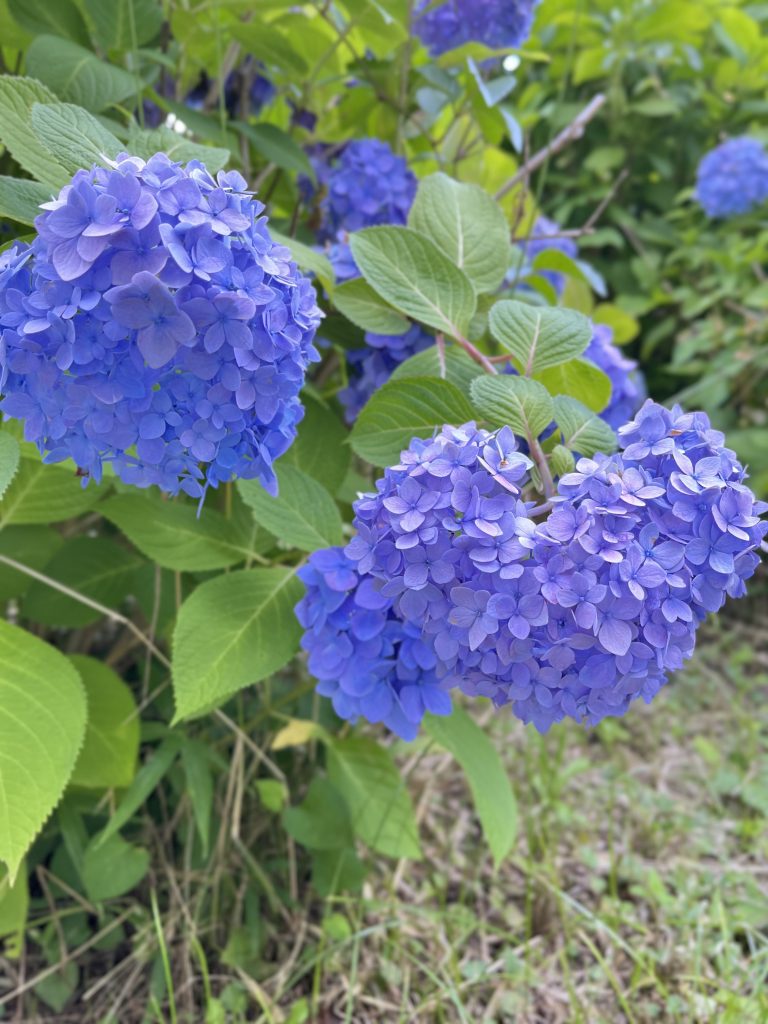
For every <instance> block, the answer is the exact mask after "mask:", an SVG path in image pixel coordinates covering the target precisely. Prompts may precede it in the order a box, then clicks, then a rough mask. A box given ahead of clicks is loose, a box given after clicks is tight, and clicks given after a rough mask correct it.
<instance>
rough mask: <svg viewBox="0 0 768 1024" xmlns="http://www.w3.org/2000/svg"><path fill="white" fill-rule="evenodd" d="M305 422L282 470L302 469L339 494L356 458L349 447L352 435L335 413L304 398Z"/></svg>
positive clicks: (282, 462) (315, 401)
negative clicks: (351, 460)
mask: <svg viewBox="0 0 768 1024" xmlns="http://www.w3.org/2000/svg"><path fill="white" fill-rule="evenodd" d="M302 401H303V403H304V419H303V420H302V421H301V423H300V424H299V430H298V434H297V436H296V440H295V441H294V442H293V444H292V445H291V447H290V448H289V449H288V451H287V452H286V453H285V455H283V456H281V460H282V461H281V463H280V465H281V466H284V465H291V466H295V467H296V468H297V469H300V470H301V471H302V473H306V474H308V475H309V476H311V477H314V479H315V480H318V481H319V482H320V483H321V484H323V486H324V487H326V488H327V489H328V490H329V491H330V492H331V494H336V493H337V492H338V490H339V488H340V487H341V485H342V484H343V483H344V478H345V477H346V475H347V470H348V469H349V462H350V459H351V456H352V453H351V451H350V447H349V445H348V444H347V443H346V442H347V438H348V437H349V431H348V430H347V429H346V427H345V426H344V425H343V424H342V423H341V422H340V420H339V417H338V416H337V415H335V414H334V413H333V412H332V410H331V409H329V408H328V407H327V406H326V405H323V403H322V402H319V401H317V399H314V398H311V397H310V396H309V395H307V394H304V395H302Z"/></svg>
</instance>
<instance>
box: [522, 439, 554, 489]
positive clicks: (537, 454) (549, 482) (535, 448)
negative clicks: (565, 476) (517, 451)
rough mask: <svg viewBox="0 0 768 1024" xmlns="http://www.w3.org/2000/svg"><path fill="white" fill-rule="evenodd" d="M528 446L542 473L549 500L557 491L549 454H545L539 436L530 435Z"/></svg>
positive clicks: (542, 481)
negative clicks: (548, 457) (548, 458)
mask: <svg viewBox="0 0 768 1024" xmlns="http://www.w3.org/2000/svg"><path fill="white" fill-rule="evenodd" d="M528 447H529V449H530V452H531V458H532V459H533V461H534V462H535V463H536V467H537V469H538V471H539V474H540V475H541V486H542V487H543V488H544V497H545V498H546V499H547V501H549V500H550V499H551V498H552V496H553V495H554V493H555V482H554V480H553V479H552V471H551V470H550V468H549V463H548V462H547V456H546V455H545V454H544V449H543V448H542V447H541V444H540V443H539V439H538V437H529V438H528Z"/></svg>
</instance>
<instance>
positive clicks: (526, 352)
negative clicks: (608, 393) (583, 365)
mask: <svg viewBox="0 0 768 1024" xmlns="http://www.w3.org/2000/svg"><path fill="white" fill-rule="evenodd" d="M488 324H489V326H490V329H491V334H492V335H493V336H494V338H495V339H496V341H498V342H499V344H500V345H503V346H504V348H505V349H507V351H508V352H511V353H512V356H513V357H514V360H515V362H516V364H517V368H518V369H519V370H520V371H521V372H522V373H524V374H525V376H527V377H530V376H534V375H535V374H537V373H540V372H541V371H542V370H546V369H547V368H548V367H550V366H557V365H558V364H559V363H564V362H566V361H567V360H569V359H574V358H575V357H576V356H579V355H581V353H582V352H583V351H584V349H585V348H586V347H587V345H588V344H589V343H590V341H591V340H592V324H591V323H590V321H589V320H588V318H587V317H585V316H584V315H583V314H581V313H577V312H576V311H575V310H573V309H560V308H556V307H552V306H531V305H530V304H529V303H527V302H517V301H516V300H515V299H504V300H502V301H501V302H497V303H496V305H495V306H492V307H491V311H490V313H489V314H488Z"/></svg>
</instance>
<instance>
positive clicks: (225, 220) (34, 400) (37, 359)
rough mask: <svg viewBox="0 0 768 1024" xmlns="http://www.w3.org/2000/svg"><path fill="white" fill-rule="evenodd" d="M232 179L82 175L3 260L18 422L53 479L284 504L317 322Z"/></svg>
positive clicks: (10, 406) (148, 168) (130, 168)
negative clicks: (66, 471) (283, 481)
mask: <svg viewBox="0 0 768 1024" xmlns="http://www.w3.org/2000/svg"><path fill="white" fill-rule="evenodd" d="M263 208H264V207H263V205H262V204H261V203H259V202H257V201H255V200H254V199H253V198H252V196H251V194H250V193H249V192H247V190H246V183H245V180H244V179H243V178H242V177H241V176H240V175H239V174H238V173H237V172H227V173H225V172H220V173H219V174H218V176H217V178H216V179H214V178H213V177H212V176H211V175H210V174H209V173H208V171H207V170H206V168H205V167H204V166H203V165H202V164H201V163H199V162H197V161H194V162H192V163H189V164H188V165H187V166H186V167H182V166H181V165H180V164H178V163H175V162H174V161H173V160H171V159H170V158H169V157H168V156H166V155H164V154H162V153H159V154H157V155H155V156H153V157H152V158H151V159H150V160H148V161H146V162H145V161H144V160H140V159H138V158H136V157H131V156H128V155H126V154H123V155H121V156H119V157H118V158H117V160H116V162H114V163H113V164H112V165H111V167H110V168H104V167H93V168H92V169H91V170H89V171H86V170H83V171H78V172H77V173H76V174H75V176H74V178H73V179H72V182H71V184H69V185H66V186H65V187H64V188H63V189H62V190H61V192H60V193H59V196H58V197H57V198H56V199H54V200H53V201H51V202H50V203H46V204H44V207H43V210H44V212H43V213H42V214H41V215H40V216H39V217H38V218H37V220H36V222H35V226H36V228H37V237H36V238H35V240H34V242H33V243H32V245H31V246H29V245H26V244H24V243H19V244H17V245H15V246H14V247H13V248H12V249H10V250H8V251H7V252H5V253H3V254H2V255H0V330H1V332H2V333H1V335H0V368H1V369H2V382H1V383H0V391H1V392H2V395H3V398H2V401H1V402H0V409H2V411H3V413H4V414H5V415H6V416H7V417H11V418H15V419H20V420H23V421H24V431H25V436H26V438H27V440H30V441H34V442H35V443H36V444H37V446H38V448H39V449H40V451H41V452H42V453H43V454H44V459H45V461H46V462H57V461H60V460H62V459H66V458H68V457H71V458H72V459H73V460H74V461H75V463H76V464H77V466H78V467H79V468H80V470H81V472H82V473H83V475H84V476H85V478H86V482H87V480H88V479H90V478H93V479H95V480H97V481H98V480H100V479H101V475H102V470H103V465H104V463H105V462H109V463H111V464H112V466H113V468H114V470H115V472H116V473H117V475H118V476H119V477H120V478H121V479H122V480H124V481H125V482H126V483H130V484H134V485H136V486H137V487H147V486H150V485H152V484H156V485H157V486H158V487H160V488H162V490H164V491H167V492H169V493H170V494H176V493H177V492H179V491H180V490H181V491H184V492H186V493H187V494H189V495H191V496H193V497H202V496H203V495H204V493H205V489H206V488H207V487H208V486H214V487H215V486H216V485H217V484H218V483H220V482H222V481H226V480H230V479H232V478H233V477H244V478H248V479H251V478H255V479H259V480H260V481H261V482H262V484H263V485H264V486H265V487H266V488H267V489H268V490H269V491H270V492H271V493H274V491H275V490H276V479H275V474H274V471H273V468H272V466H273V462H274V460H275V459H277V458H278V457H279V456H280V455H281V454H282V453H283V452H284V451H285V450H286V449H287V448H288V447H289V445H290V444H291V442H292V441H293V439H294V437H295V435H296V425H297V423H298V422H299V420H300V419H301V417H302V415H303V408H302V406H301V404H300V402H299V398H298V395H299V391H300V389H301V387H302V384H303V382H304V376H305V371H306V369H307V366H308V364H309V363H310V362H312V361H314V360H316V359H317V358H318V356H317V353H316V351H315V349H314V347H313V344H312V339H313V336H314V333H315V329H316V328H317V326H318V324H319V321H320V317H321V313H320V311H319V309H318V307H317V304H316V297H315V292H314V289H313V287H312V285H311V283H310V282H309V281H308V280H307V278H305V277H303V276H302V275H301V274H300V273H299V271H298V269H297V267H296V264H295V263H293V262H292V261H291V256H290V252H289V251H288V249H286V248H285V247H283V246H280V245H277V244H276V243H275V242H274V241H273V240H272V238H271V237H270V234H269V231H268V229H267V221H266V218H265V217H263V216H261V213H262V210H263Z"/></svg>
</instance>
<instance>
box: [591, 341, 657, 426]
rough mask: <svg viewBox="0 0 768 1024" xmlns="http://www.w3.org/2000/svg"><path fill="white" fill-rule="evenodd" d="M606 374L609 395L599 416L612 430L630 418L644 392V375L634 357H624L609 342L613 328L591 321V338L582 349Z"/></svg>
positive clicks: (637, 407) (638, 405) (640, 402)
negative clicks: (592, 325)
mask: <svg viewBox="0 0 768 1024" xmlns="http://www.w3.org/2000/svg"><path fill="white" fill-rule="evenodd" d="M584 358H585V359H589V360H590V361H591V362H593V363H594V364H595V366H597V367H599V368H600V369H601V370H602V371H603V373H605V374H607V375H608V377H609V379H610V381H611V398H610V401H609V403H608V405H607V407H606V408H605V409H603V411H602V412H601V413H600V418H601V419H604V420H605V422H606V423H607V424H608V425H609V426H611V427H613V429H614V430H618V428H619V427H620V426H621V425H622V424H623V423H626V422H627V421H628V420H630V419H631V418H632V417H633V416H634V415H635V413H636V412H637V410H638V409H639V407H640V405H641V404H642V402H643V400H644V399H645V396H646V394H647V389H646V386H645V378H644V377H643V373H642V371H641V370H640V369H639V368H638V365H637V363H636V362H635V360H634V359H628V358H627V357H626V356H625V355H624V354H623V353H622V351H621V349H620V348H619V347H618V346H617V345H614V343H613V331H612V330H611V328H610V327H608V326H607V325H605V324H595V326H594V333H593V334H592V340H591V341H590V343H589V345H588V346H587V348H586V350H585V352H584Z"/></svg>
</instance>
